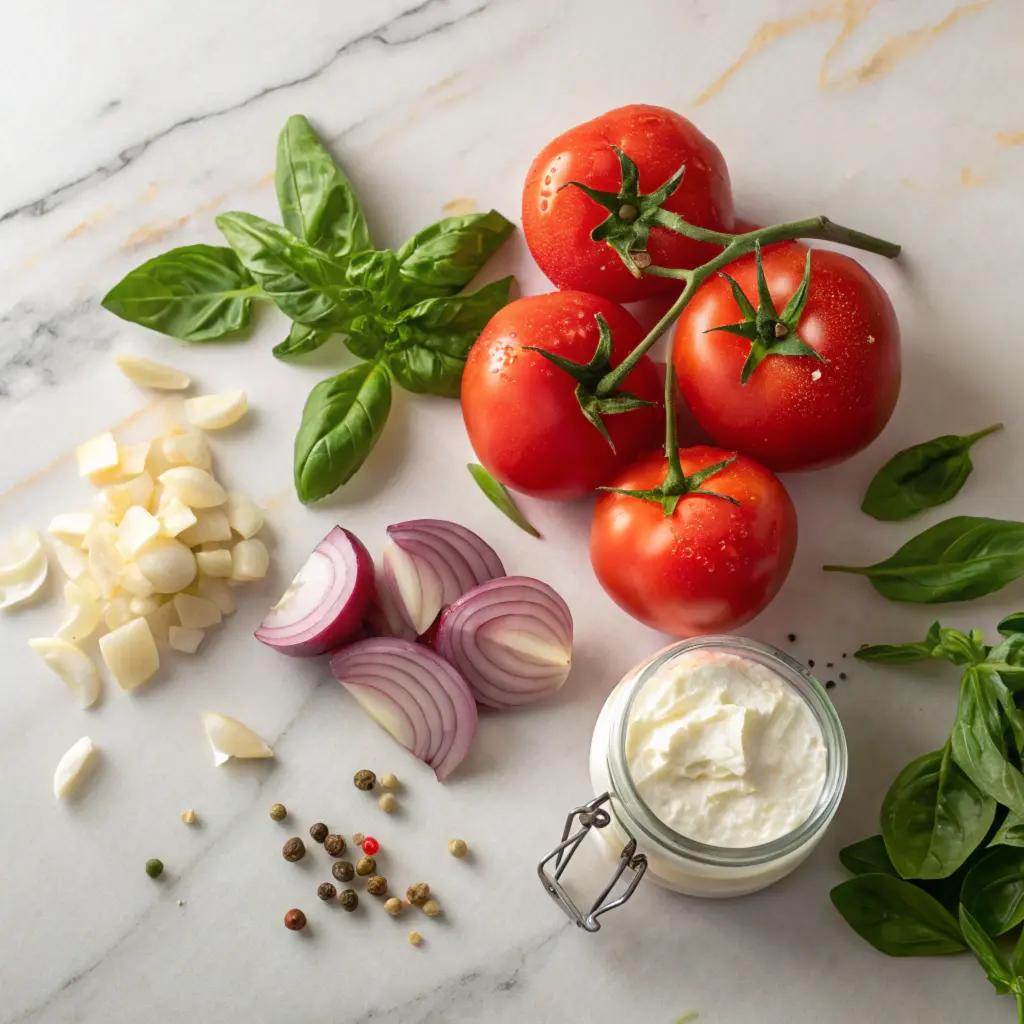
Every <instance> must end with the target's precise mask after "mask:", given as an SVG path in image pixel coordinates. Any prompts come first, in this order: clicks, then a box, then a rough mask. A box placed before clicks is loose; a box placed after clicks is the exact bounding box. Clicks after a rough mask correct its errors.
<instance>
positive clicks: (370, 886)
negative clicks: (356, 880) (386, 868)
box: [366, 875, 388, 896]
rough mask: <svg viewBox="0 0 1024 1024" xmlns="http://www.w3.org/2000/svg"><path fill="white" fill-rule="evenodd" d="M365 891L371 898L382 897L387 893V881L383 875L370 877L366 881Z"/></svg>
mask: <svg viewBox="0 0 1024 1024" xmlns="http://www.w3.org/2000/svg"><path fill="white" fill-rule="evenodd" d="M366 891H367V892H368V893H369V894H370V895H371V896H384V895H385V894H386V893H387V891H388V880H387V879H386V878H385V877H384V876H383V875H370V877H369V878H368V879H367V880H366Z"/></svg>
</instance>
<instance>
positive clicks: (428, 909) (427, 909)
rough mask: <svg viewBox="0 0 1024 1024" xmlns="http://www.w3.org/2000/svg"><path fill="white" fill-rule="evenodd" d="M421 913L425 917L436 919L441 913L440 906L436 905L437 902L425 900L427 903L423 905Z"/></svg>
mask: <svg viewBox="0 0 1024 1024" xmlns="http://www.w3.org/2000/svg"><path fill="white" fill-rule="evenodd" d="M423 913H424V914H426V915H427V917H437V916H438V915H439V914H440V913H441V904H440V903H438V902H437V900H427V902H426V903H424V904H423Z"/></svg>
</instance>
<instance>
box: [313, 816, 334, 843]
mask: <svg viewBox="0 0 1024 1024" xmlns="http://www.w3.org/2000/svg"><path fill="white" fill-rule="evenodd" d="M329 831H330V829H329V828H328V827H327V826H326V825H325V824H324V823H323V822H322V821H318V822H317V823H316V824H315V825H310V826H309V834H310V835H311V836H312V837H313V841H314V842H317V843H322V842H323V841H324V840H325V839H326V838H327V833H328V832H329Z"/></svg>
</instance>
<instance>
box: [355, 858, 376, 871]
mask: <svg viewBox="0 0 1024 1024" xmlns="http://www.w3.org/2000/svg"><path fill="white" fill-rule="evenodd" d="M376 870H377V862H376V861H375V860H374V859H373V858H372V857H360V858H359V860H357V861H356V874H357V875H372V874H373V873H374V871H376Z"/></svg>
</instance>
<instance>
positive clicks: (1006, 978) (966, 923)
mask: <svg viewBox="0 0 1024 1024" xmlns="http://www.w3.org/2000/svg"><path fill="white" fill-rule="evenodd" d="M960 931H961V932H962V933H963V937H964V938H965V939H966V940H967V947H968V948H969V949H970V951H971V952H972V953H973V954H974V955H975V957H976V958H977V960H978V963H980V964H981V966H982V967H984V968H985V973H986V974H987V975H988V980H989V981H991V982H992V984H993V985H994V986H995V990H996V991H997V992H998V993H999V994H1000V995H1004V994H1005V993H1007V992H1009V991H1010V987H1011V986H1012V985H1013V979H1014V975H1013V971H1012V970H1011V969H1010V964H1009V962H1008V961H1007V959H1006V957H1005V956H1004V955H1003V953H1002V950H1000V948H999V947H998V946H997V945H996V944H995V943H994V942H993V941H992V939H991V938H989V936H988V935H987V934H986V932H985V929H984V928H983V927H982V926H981V924H979V922H978V921H977V920H975V918H974V915H973V914H971V912H970V911H969V910H968V909H967V908H966V907H965V906H964V905H963V904H962V903H961V904H960Z"/></svg>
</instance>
